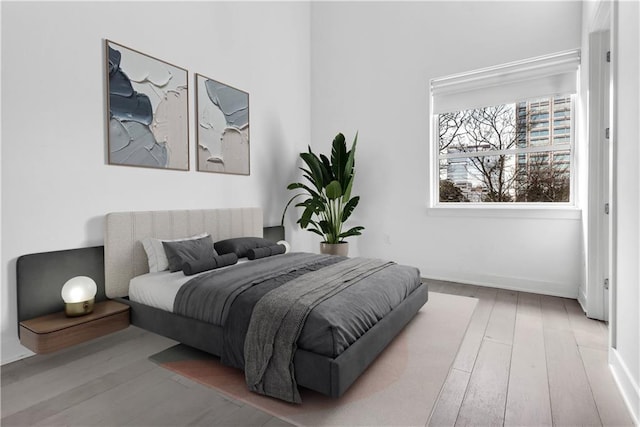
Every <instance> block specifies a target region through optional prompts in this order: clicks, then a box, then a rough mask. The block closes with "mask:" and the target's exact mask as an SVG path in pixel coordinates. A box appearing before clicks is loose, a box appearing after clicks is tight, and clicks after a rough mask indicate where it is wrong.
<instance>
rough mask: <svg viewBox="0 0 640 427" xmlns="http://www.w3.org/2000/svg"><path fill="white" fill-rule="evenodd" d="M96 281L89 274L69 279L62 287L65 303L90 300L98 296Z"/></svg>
mask: <svg viewBox="0 0 640 427" xmlns="http://www.w3.org/2000/svg"><path fill="white" fill-rule="evenodd" d="M97 291H98V287H97V286H96V282H95V281H94V280H93V279H92V278H91V277H87V276H77V277H74V278H72V279H69V280H67V282H66V283H65V284H64V286H63V287H62V299H63V300H64V302H65V303H67V304H69V303H78V302H84V301H89V300H91V299H93V298H94V297H95V296H96V292H97Z"/></svg>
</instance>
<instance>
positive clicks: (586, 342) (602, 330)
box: [564, 299, 609, 350]
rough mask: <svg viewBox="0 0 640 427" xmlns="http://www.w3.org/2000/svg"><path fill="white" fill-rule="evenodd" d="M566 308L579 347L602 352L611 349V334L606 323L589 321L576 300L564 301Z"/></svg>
mask: <svg viewBox="0 0 640 427" xmlns="http://www.w3.org/2000/svg"><path fill="white" fill-rule="evenodd" d="M564 306H565V309H566V310H567V315H568V316H569V324H570V325H571V329H572V330H573V334H574V336H575V337H576V342H577V343H578V345H579V346H584V347H592V348H597V349H601V350H606V349H607V348H608V347H609V333H608V331H607V326H606V324H605V323H604V322H602V321H600V320H595V319H589V318H588V317H587V316H586V314H585V313H584V311H582V308H581V307H580V304H578V301H576V300H570V299H567V300H564Z"/></svg>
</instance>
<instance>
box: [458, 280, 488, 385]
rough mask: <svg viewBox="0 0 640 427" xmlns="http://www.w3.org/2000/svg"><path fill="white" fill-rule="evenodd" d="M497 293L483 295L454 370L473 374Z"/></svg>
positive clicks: (459, 351)
mask: <svg viewBox="0 0 640 427" xmlns="http://www.w3.org/2000/svg"><path fill="white" fill-rule="evenodd" d="M495 295H496V292H493V293H492V294H491V293H490V294H489V296H487V295H483V296H482V298H480V299H479V300H478V305H476V309H475V311H474V312H473V315H472V316H471V321H470V322H469V326H468V327H467V333H466V334H465V336H464V339H463V340H462V343H461V344H460V349H459V350H458V354H457V355H456V358H455V360H454V362H453V368H454V369H458V370H461V371H465V372H471V371H472V370H473V366H474V364H475V363H476V358H477V357H478V351H479V350H480V345H481V344H482V340H483V338H484V334H485V331H486V329H487V323H488V322H489V317H490V316H491V311H492V310H493V305H494V303H495Z"/></svg>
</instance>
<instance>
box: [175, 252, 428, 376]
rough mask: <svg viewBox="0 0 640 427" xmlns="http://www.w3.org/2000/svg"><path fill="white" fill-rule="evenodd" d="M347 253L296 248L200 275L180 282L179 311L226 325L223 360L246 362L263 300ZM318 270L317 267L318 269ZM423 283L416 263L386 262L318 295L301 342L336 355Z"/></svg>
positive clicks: (242, 364) (310, 348)
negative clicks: (254, 318)
mask: <svg viewBox="0 0 640 427" xmlns="http://www.w3.org/2000/svg"><path fill="white" fill-rule="evenodd" d="M346 259H347V258H343V257H335V256H327V255H316V254H307V253H291V254H285V255H279V256H274V257H269V258H264V259H260V260H255V261H251V262H248V263H244V264H239V265H236V266H233V267H230V268H227V269H225V270H219V271H216V270H214V271H211V272H209V273H205V274H203V275H200V276H197V277H196V278H194V279H192V280H191V281H189V282H187V283H186V284H185V285H183V286H182V287H181V288H180V291H179V292H178V294H177V296H176V300H175V302H174V312H175V313H177V314H180V315H183V316H187V317H192V318H196V319H199V320H203V321H206V322H209V323H213V324H216V325H219V326H223V330H224V336H225V339H224V345H223V354H222V355H221V357H222V361H223V363H226V364H228V365H230V366H236V367H238V368H245V360H244V344H245V334H246V333H247V331H248V328H249V322H250V320H251V314H252V313H253V311H254V307H255V306H256V305H257V304H258V303H259V301H260V300H261V299H262V298H263V297H265V295H269V294H270V293H271V292H272V291H274V290H276V289H278V288H279V287H280V286H282V285H283V284H286V283H288V282H290V281H295V280H300V279H299V278H300V277H304V276H305V275H307V274H316V273H318V274H320V273H321V271H322V270H323V269H325V267H327V268H328V270H330V268H329V267H331V266H332V265H333V264H336V263H341V262H342V261H344V260H346ZM314 272H315V273H314ZM419 285H420V274H419V271H418V269H416V268H414V267H407V266H401V265H396V264H391V265H386V266H385V268H383V269H379V270H378V271H375V272H373V273H372V274H370V275H368V277H366V278H365V279H364V280H358V281H355V282H354V283H351V284H350V285H349V286H348V287H344V289H342V290H341V291H340V292H338V293H336V294H335V295H331V296H330V297H328V298H327V299H323V300H321V301H318V303H317V305H315V306H314V307H313V309H312V310H311V311H310V312H309V313H308V316H306V321H305V322H304V325H303V327H302V329H301V332H300V335H299V337H298V339H297V347H298V348H301V349H304V350H307V351H311V352H314V353H317V354H321V355H325V356H328V357H336V356H338V355H339V354H341V353H342V352H343V351H344V350H345V349H346V348H348V347H349V346H350V345H351V344H352V343H354V342H355V341H356V340H357V339H358V338H360V337H361V336H362V335H364V334H365V333H366V332H367V331H368V330H369V329H370V328H371V327H373V326H374V325H375V324H376V323H377V322H378V321H379V320H380V319H381V318H382V317H384V316H385V315H386V314H388V313H389V312H390V311H391V310H393V308H395V307H396V306H397V305H399V304H400V303H401V302H402V301H403V300H404V299H405V298H406V297H407V296H408V295H409V294H411V293H412V292H413V290H415V289H416V288H417V287H418V286H419Z"/></svg>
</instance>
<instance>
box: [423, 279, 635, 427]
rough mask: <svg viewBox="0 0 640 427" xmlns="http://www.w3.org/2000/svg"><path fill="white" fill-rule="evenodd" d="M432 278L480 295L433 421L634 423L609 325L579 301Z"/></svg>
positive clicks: (450, 289) (439, 287)
mask: <svg viewBox="0 0 640 427" xmlns="http://www.w3.org/2000/svg"><path fill="white" fill-rule="evenodd" d="M427 282H428V283H429V289H430V290H431V291H433V292H443V293H449V294H455V295H464V296H471V297H476V298H478V299H479V301H478V306H477V307H476V310H475V312H474V314H473V317H472V318H471V322H470V324H469V327H468V329H467V333H466V335H465V337H464V340H463V342H462V344H461V346H460V350H459V351H458V355H457V357H456V359H455V361H454V363H453V367H452V369H451V372H450V373H449V377H448V378H447V381H446V382H445V385H444V387H443V389H442V391H441V394H440V397H439V399H438V401H437V402H436V405H435V407H434V409H433V412H432V413H431V419H430V422H429V424H430V425H433V426H441V425H443V426H444V425H447V426H452V425H456V426H458V425H490V426H496V425H497V426H499V425H508V426H524V425H528V426H547V425H557V426H578V425H582V426H586V425H589V426H592V425H595V426H598V425H605V426H631V425H633V422H632V420H631V417H630V415H629V412H628V410H627V408H626V406H625V404H624V402H623V400H622V396H621V395H620V393H619V391H618V389H617V387H616V385H615V384H614V380H613V377H612V376H611V373H610V371H609V368H608V366H607V339H608V331H607V326H606V324H605V323H603V322H600V321H597V320H591V319H588V318H587V317H586V316H585V315H584V313H583V312H582V309H581V308H580V306H579V304H578V302H577V301H576V300H572V299H566V298H556V297H550V296H543V295H536V294H529V293H524V292H515V291H507V290H502V289H493V288H484V287H479V286H470V285H460V284H455V283H450V282H439V281H431V280H429V281H427Z"/></svg>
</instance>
